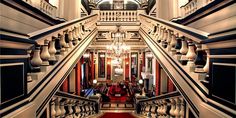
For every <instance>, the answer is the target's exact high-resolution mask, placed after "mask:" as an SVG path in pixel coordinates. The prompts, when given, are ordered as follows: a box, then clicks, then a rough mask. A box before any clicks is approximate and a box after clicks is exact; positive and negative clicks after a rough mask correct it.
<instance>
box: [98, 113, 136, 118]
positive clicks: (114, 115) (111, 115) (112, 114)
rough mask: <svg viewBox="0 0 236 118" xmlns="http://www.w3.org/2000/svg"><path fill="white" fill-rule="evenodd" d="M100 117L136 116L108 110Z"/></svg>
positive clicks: (124, 117) (121, 117) (131, 117)
mask: <svg viewBox="0 0 236 118" xmlns="http://www.w3.org/2000/svg"><path fill="white" fill-rule="evenodd" d="M99 118H135V117H134V116H132V115H131V114H130V113H112V112H110V113H109V112H107V113H105V114H103V115H102V116H101V117H99Z"/></svg>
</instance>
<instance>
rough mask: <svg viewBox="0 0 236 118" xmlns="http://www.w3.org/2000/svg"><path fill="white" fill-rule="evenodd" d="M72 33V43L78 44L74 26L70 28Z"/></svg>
mask: <svg viewBox="0 0 236 118" xmlns="http://www.w3.org/2000/svg"><path fill="white" fill-rule="evenodd" d="M72 35H73V39H74V40H73V45H76V44H78V37H77V35H76V28H75V27H74V29H73V30H72Z"/></svg>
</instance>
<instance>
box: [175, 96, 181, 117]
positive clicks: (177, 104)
mask: <svg viewBox="0 0 236 118" xmlns="http://www.w3.org/2000/svg"><path fill="white" fill-rule="evenodd" d="M179 103H180V100H179V97H176V98H175V105H176V108H175V111H174V115H175V117H177V118H178V117H179V115H180V114H179V112H180V105H179Z"/></svg>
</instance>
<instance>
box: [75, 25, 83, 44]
mask: <svg viewBox="0 0 236 118" xmlns="http://www.w3.org/2000/svg"><path fill="white" fill-rule="evenodd" d="M79 27H80V26H78V27H77V28H76V29H77V35H78V40H79V41H80V40H82V35H81V34H80V28H79Z"/></svg>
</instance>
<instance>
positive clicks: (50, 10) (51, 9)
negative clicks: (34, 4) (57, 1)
mask: <svg viewBox="0 0 236 118" xmlns="http://www.w3.org/2000/svg"><path fill="white" fill-rule="evenodd" d="M40 10H41V11H43V12H44V13H46V14H48V15H49V16H53V17H56V14H57V13H56V12H57V7H55V6H52V5H51V4H50V3H48V2H46V1H45V0H41V1H40Z"/></svg>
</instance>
